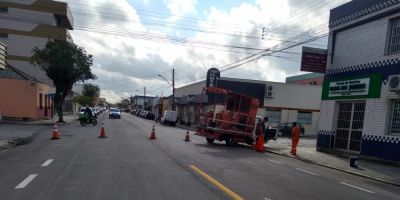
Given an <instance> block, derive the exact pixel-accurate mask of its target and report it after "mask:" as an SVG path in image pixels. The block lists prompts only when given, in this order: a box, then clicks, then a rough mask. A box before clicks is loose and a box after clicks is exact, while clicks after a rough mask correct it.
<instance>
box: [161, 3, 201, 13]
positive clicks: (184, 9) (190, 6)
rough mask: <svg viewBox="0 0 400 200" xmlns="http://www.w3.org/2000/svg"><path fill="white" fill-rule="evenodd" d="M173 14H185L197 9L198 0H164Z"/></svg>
mask: <svg viewBox="0 0 400 200" xmlns="http://www.w3.org/2000/svg"><path fill="white" fill-rule="evenodd" d="M164 4H165V5H166V6H167V7H168V9H169V10H170V12H171V13H172V14H173V15H177V16H184V15H186V14H187V13H191V12H195V11H196V4H197V0H164Z"/></svg>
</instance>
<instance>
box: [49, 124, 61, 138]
mask: <svg viewBox="0 0 400 200" xmlns="http://www.w3.org/2000/svg"><path fill="white" fill-rule="evenodd" d="M51 139H52V140H58V139H60V133H58V127H57V124H54V126H53V136H51Z"/></svg>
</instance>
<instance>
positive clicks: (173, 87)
mask: <svg viewBox="0 0 400 200" xmlns="http://www.w3.org/2000/svg"><path fill="white" fill-rule="evenodd" d="M158 76H159V77H161V78H163V79H164V80H165V81H166V82H167V83H168V84H169V85H170V86H171V87H172V110H175V69H172V83H170V82H169V81H168V80H167V79H166V78H165V77H164V76H163V75H161V74H159V75H158Z"/></svg>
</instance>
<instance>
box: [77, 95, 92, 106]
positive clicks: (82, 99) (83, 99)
mask: <svg viewBox="0 0 400 200" xmlns="http://www.w3.org/2000/svg"><path fill="white" fill-rule="evenodd" d="M74 102H76V103H79V104H80V105H82V106H86V105H88V106H93V105H92V104H93V99H92V98H90V97H88V96H84V95H80V96H77V97H75V98H74Z"/></svg>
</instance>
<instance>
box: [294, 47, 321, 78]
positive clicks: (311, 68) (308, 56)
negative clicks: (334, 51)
mask: <svg viewBox="0 0 400 200" xmlns="http://www.w3.org/2000/svg"><path fill="white" fill-rule="evenodd" d="M327 60H328V51H327V50H326V49H317V48H312V47H304V46H303V52H302V55H301V66H300V70H301V71H306V72H317V73H325V71H326V64H327Z"/></svg>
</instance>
